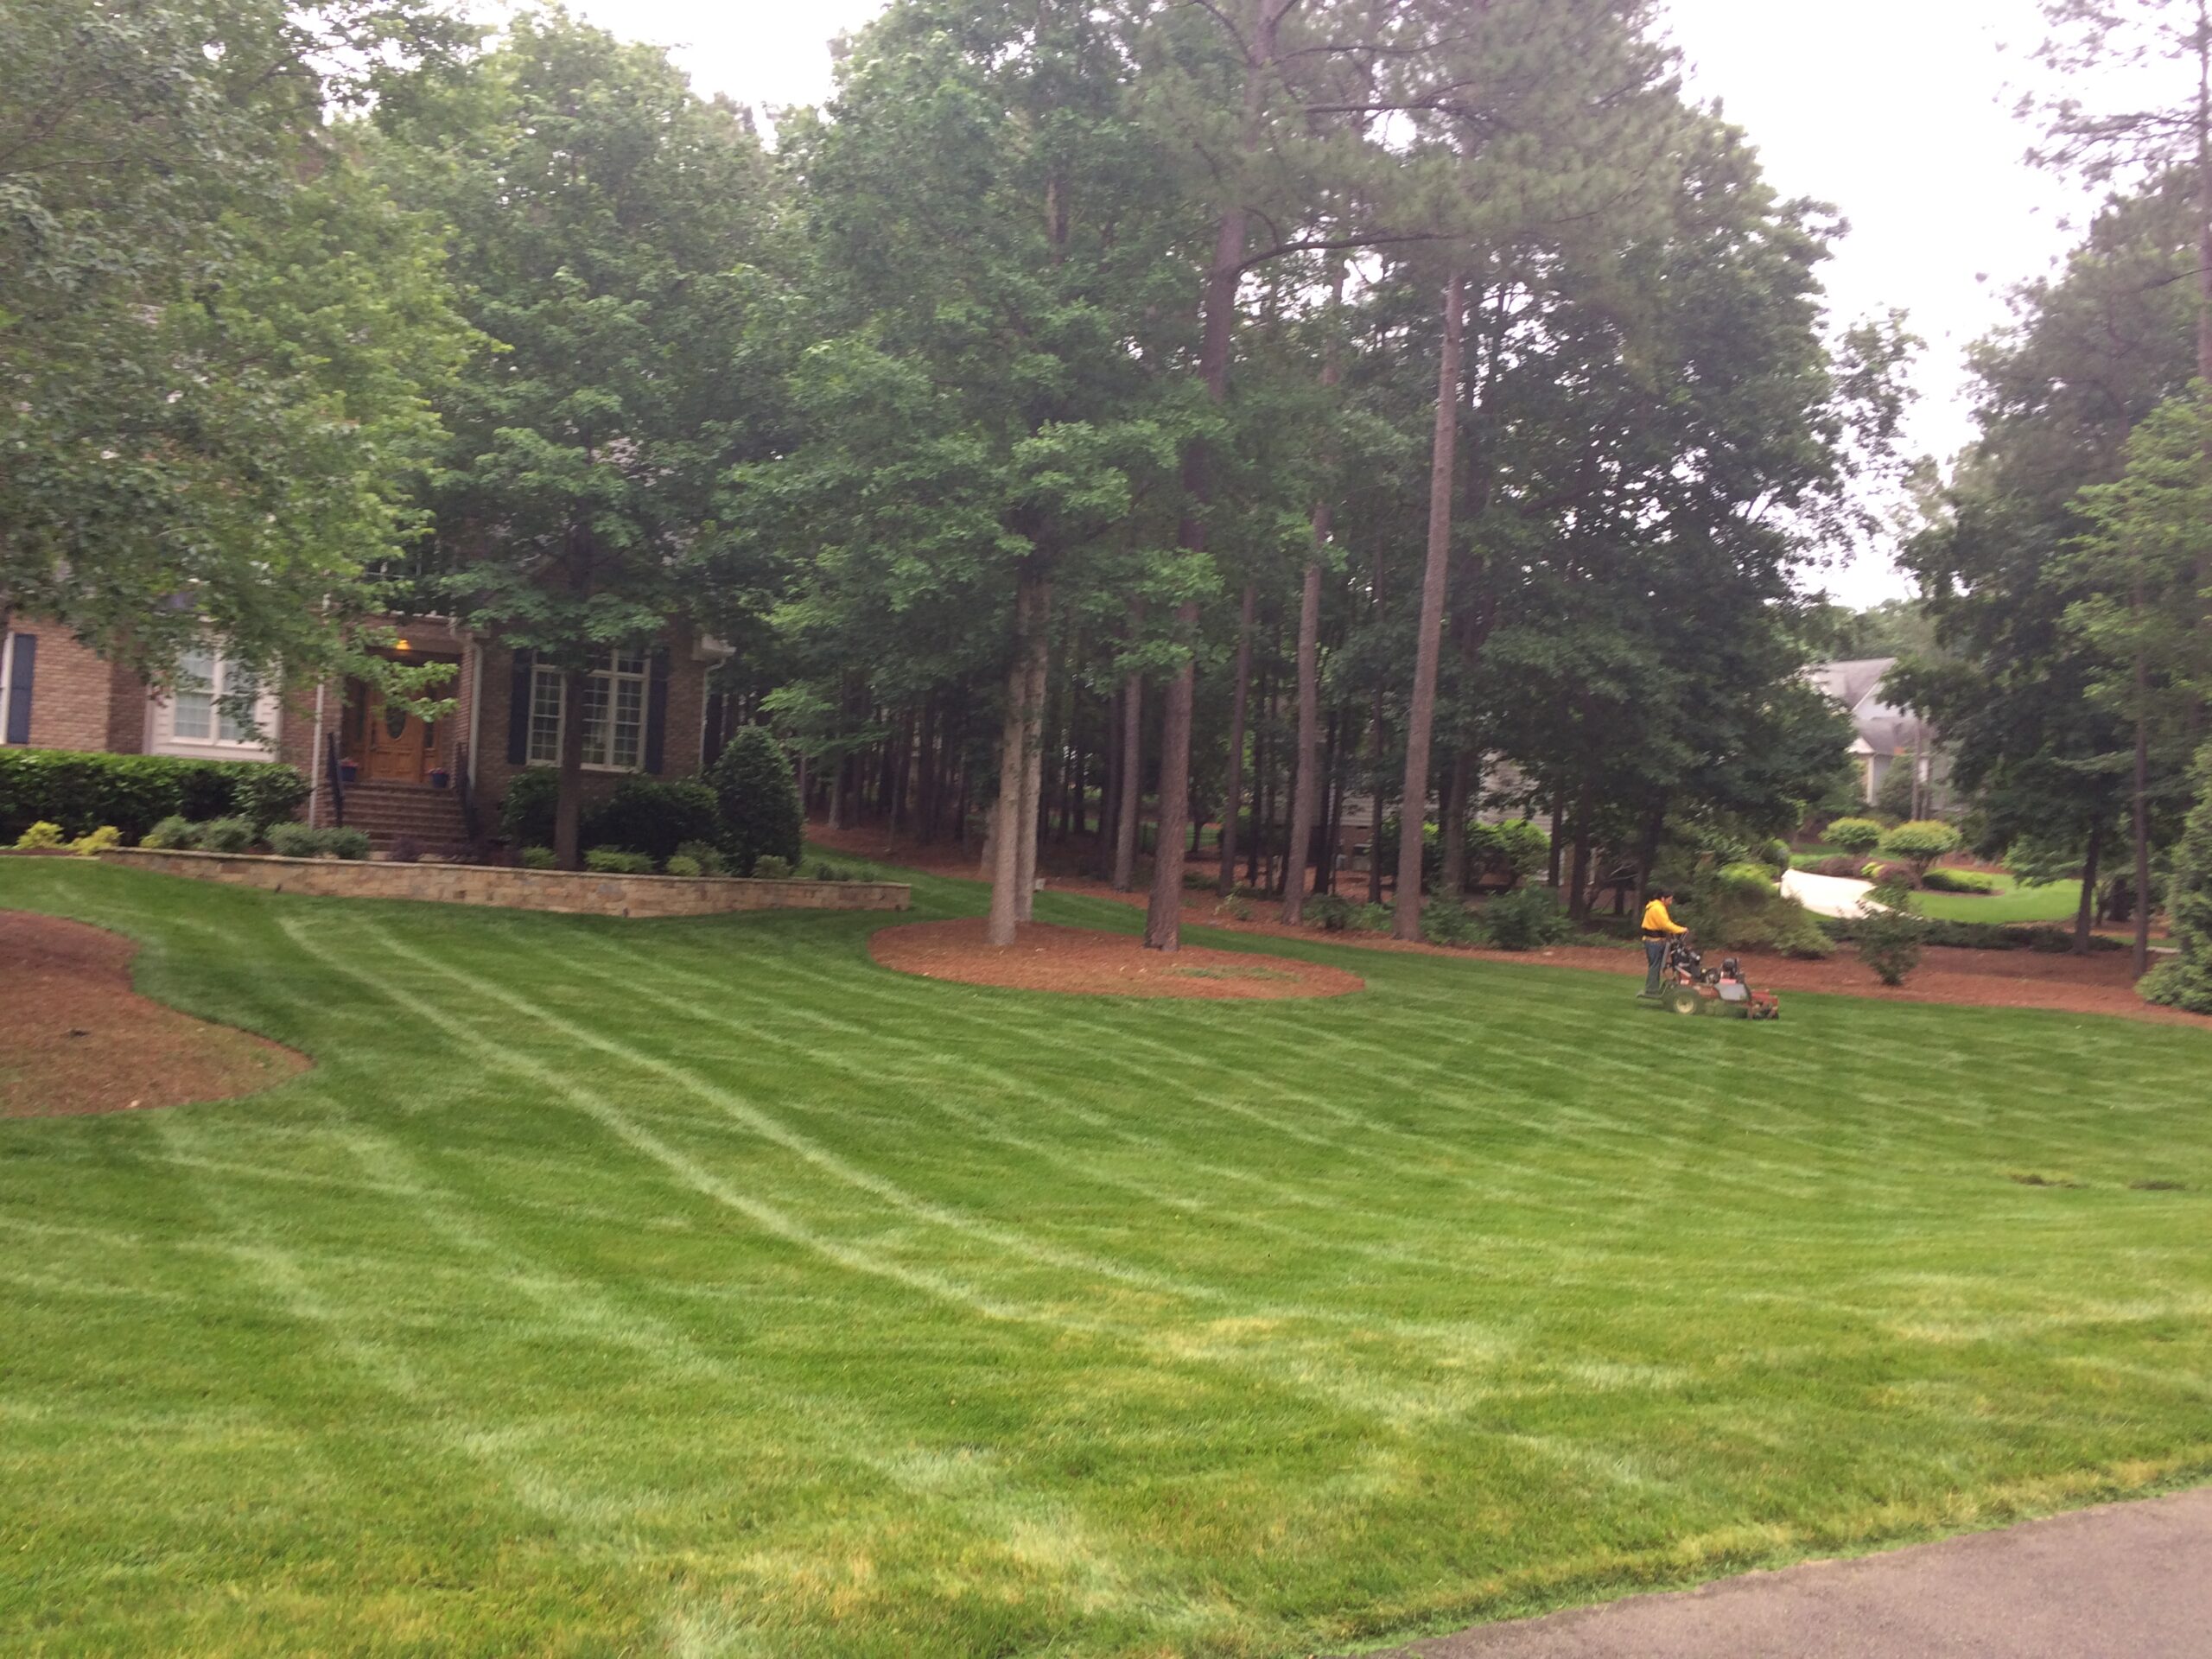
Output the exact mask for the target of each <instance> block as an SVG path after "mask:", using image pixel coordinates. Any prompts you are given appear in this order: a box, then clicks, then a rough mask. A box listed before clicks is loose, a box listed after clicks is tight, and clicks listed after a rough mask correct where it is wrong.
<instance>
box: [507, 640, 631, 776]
mask: <svg viewBox="0 0 2212 1659" xmlns="http://www.w3.org/2000/svg"><path fill="white" fill-rule="evenodd" d="M646 675H647V666H646V662H645V656H644V655H643V653H641V652H613V653H611V654H610V655H609V656H608V658H607V666H606V667H604V668H599V669H594V670H593V671H592V674H591V677H590V678H589V679H588V680H587V681H586V682H585V683H584V694H583V696H582V718H583V722H584V764H585V765H586V766H606V767H609V768H612V769H614V770H619V771H624V772H634V771H636V770H637V768H638V767H639V766H641V765H643V764H644V761H645V681H646ZM565 678H566V677H565V676H564V675H563V673H562V671H560V670H559V669H557V668H548V667H544V666H542V665H541V666H539V667H537V668H535V669H533V670H532V671H531V682H530V760H531V765H532V766H557V765H558V764H559V763H560V760H561V723H562V720H563V716H564V715H565V714H566V712H567V711H566V709H565V708H564V706H563V705H564V703H565V702H566V700H567V698H566V690H567V687H566V684H565Z"/></svg>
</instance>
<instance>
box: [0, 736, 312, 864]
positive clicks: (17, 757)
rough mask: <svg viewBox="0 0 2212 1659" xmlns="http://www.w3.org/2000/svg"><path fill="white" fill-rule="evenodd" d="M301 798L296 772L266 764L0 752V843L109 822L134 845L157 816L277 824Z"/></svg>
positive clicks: (304, 789)
mask: <svg viewBox="0 0 2212 1659" xmlns="http://www.w3.org/2000/svg"><path fill="white" fill-rule="evenodd" d="M307 798H308V780H307V779H305V778H303V777H302V776H301V775H300V773H299V771H298V769H297V768H296V767H293V766H277V765H274V764H272V763H270V762H269V761H266V760H185V759H182V758H181V757H178V756H175V755H167V754H92V753H80V752H79V751H77V750H73V749H0V842H13V841H14V840H15V838H16V836H19V835H21V834H22V832H23V831H24V830H26V829H29V828H30V826H31V825H32V824H34V823H39V822H41V821H42V820H43V821H46V822H50V823H58V824H60V826H61V827H62V828H63V829H65V830H67V832H68V833H69V834H70V835H71V836H83V835H88V834H90V833H91V832H92V830H94V829H99V827H100V826H101V825H102V824H105V823H111V824H113V825H114V826H115V827H116V828H117V829H120V830H121V831H122V832H123V834H124V838H125V839H126V840H129V841H132V842H136V841H137V840H138V839H139V838H140V837H142V836H144V835H145V833H146V832H147V831H148V830H149V829H152V828H153V827H154V826H155V825H156V823H160V822H161V821H162V819H163V818H168V817H183V818H189V819H193V820H194V821H199V820H203V819H208V818H221V817H238V818H246V819H250V820H251V822H252V823H253V824H254V826H255V828H256V829H260V828H262V827H263V826H264V825H267V824H270V823H281V822H283V820H284V819H287V818H289V817H291V816H292V814H293V813H294V812H296V810H298V809H299V806H300V804H301V803H302V802H303V801H305V800H306V799H307Z"/></svg>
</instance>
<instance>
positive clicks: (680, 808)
mask: <svg viewBox="0 0 2212 1659" xmlns="http://www.w3.org/2000/svg"><path fill="white" fill-rule="evenodd" d="M715 813H716V807H715V791H713V790H711V789H709V788H708V787H707V785H704V784H702V783H701V782H699V781H698V779H695V778H687V779H678V780H676V781H674V782H670V783H662V782H660V781H659V780H658V779H652V778H625V779H623V780H622V781H621V782H620V783H619V784H617V785H615V786H614V792H613V794H612V795H610V796H608V797H607V798H606V799H605V800H603V801H601V803H600V804H598V805H597V806H594V807H589V808H587V809H586V810H585V812H584V816H583V834H582V839H583V842H584V843H585V844H586V845H587V846H591V847H620V848H623V849H626V850H628V851H630V852H633V853H643V854H644V855H645V856H646V857H647V858H650V859H651V860H652V861H653V862H654V863H656V864H659V863H664V862H666V861H668V860H669V859H671V858H673V857H674V856H675V855H677V852H678V851H680V850H681V849H683V844H684V843H685V842H693V841H711V840H712V839H714V837H715V836H716V835H717V834H719V833H720V831H721V822H720V820H719V819H718V818H717V817H716V816H715ZM547 829H548V832H549V833H550V829H551V825H550V821H549V823H548V825H547Z"/></svg>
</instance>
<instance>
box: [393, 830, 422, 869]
mask: <svg viewBox="0 0 2212 1659" xmlns="http://www.w3.org/2000/svg"><path fill="white" fill-rule="evenodd" d="M384 855H385V862H387V863H391V864H420V863H421V862H422V861H423V843H422V842H419V841H417V840H416V839H415V837H414V836H393V837H392V838H391V846H389V847H387V848H385V854H384Z"/></svg>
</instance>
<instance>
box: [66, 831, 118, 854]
mask: <svg viewBox="0 0 2212 1659" xmlns="http://www.w3.org/2000/svg"><path fill="white" fill-rule="evenodd" d="M122 845H123V831H122V830H120V829H117V828H116V827H115V826H114V825H113V824H111V823H104V824H102V825H101V826H100V827H99V829H95V830H93V831H92V834H90V835H89V836H78V837H77V839H76V840H75V841H73V842H70V844H69V850H70V851H71V852H73V853H74V854H76V855H77V856H78V857H79V858H98V857H99V855H101V854H102V853H104V852H105V851H107V849H109V848H111V847H120V846H122Z"/></svg>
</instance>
